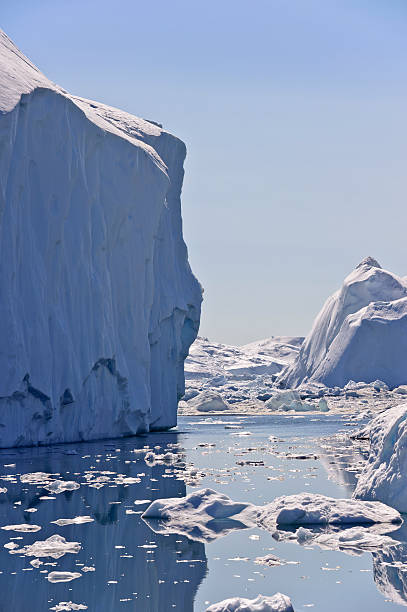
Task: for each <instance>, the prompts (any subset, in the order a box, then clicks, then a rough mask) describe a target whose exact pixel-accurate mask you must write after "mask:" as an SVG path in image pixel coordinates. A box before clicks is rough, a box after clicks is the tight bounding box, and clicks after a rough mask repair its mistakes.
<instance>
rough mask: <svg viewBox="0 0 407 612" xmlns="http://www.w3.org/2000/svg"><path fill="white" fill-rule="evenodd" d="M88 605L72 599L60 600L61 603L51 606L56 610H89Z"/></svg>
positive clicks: (57, 611)
mask: <svg viewBox="0 0 407 612" xmlns="http://www.w3.org/2000/svg"><path fill="white" fill-rule="evenodd" d="M87 609H88V606H85V605H84V604H76V603H72V601H60V602H59V604H57V605H56V606H53V607H52V608H50V610H54V611H55V612H71V610H87Z"/></svg>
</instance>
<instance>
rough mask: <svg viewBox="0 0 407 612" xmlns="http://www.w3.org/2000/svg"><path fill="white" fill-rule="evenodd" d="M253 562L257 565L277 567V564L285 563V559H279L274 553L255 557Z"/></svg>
mask: <svg viewBox="0 0 407 612" xmlns="http://www.w3.org/2000/svg"><path fill="white" fill-rule="evenodd" d="M254 563H257V565H266V566H267V567H278V566H279V565H285V564H286V563H287V561H284V560H283V559H279V557H276V556H275V555H271V554H268V555H265V556H264V557H256V559H255V560H254Z"/></svg>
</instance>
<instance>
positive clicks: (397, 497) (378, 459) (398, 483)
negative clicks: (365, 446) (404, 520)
mask: <svg viewBox="0 0 407 612" xmlns="http://www.w3.org/2000/svg"><path fill="white" fill-rule="evenodd" d="M365 433H366V434H367V435H369V439H370V454H369V459H368V462H367V464H366V465H365V467H364V469H363V471H362V472H361V474H360V476H359V479H358V482H357V485H356V489H355V491H354V497H355V498H356V499H370V500H375V501H376V500H379V501H382V502H384V503H386V504H388V505H389V506H392V507H393V508H396V509H397V510H399V511H400V512H407V403H404V404H401V405H400V406H396V407H394V408H391V409H389V410H386V411H385V412H383V413H382V414H380V415H379V416H377V417H376V418H375V419H373V421H371V423H369V425H368V426H367V427H366V428H365Z"/></svg>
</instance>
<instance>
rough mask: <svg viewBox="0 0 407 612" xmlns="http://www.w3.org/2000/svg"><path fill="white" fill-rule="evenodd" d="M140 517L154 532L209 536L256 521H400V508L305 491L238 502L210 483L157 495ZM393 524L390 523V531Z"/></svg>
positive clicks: (269, 525)
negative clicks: (171, 495)
mask: <svg viewBox="0 0 407 612" xmlns="http://www.w3.org/2000/svg"><path fill="white" fill-rule="evenodd" d="M142 518H143V519H144V520H145V521H146V522H147V523H148V525H149V526H150V527H151V528H152V529H153V530H154V531H156V532H161V533H178V534H184V535H186V536H187V537H189V538H191V539H193V540H199V541H204V542H210V541H211V540H214V539H215V538H219V537H221V536H224V535H226V534H227V533H229V532H230V531H231V530H233V529H242V528H246V527H254V526H258V527H261V528H263V529H266V530H268V531H272V532H273V531H275V529H276V528H277V527H278V526H282V525H329V524H330V525H352V524H353V525H364V524H367V525H371V524H374V523H386V524H399V523H401V522H402V519H401V517H400V514H399V513H398V512H397V511H396V510H394V509H393V508H389V507H388V506H385V505H384V504H382V503H380V502H361V501H356V500H353V499H333V498H331V497H325V496H324V495H317V494H313V495H310V494H306V493H301V494H299V495H289V496H284V497H278V498H276V499H275V500H274V501H272V502H270V503H269V504H267V505H265V506H255V505H253V504H250V503H237V502H234V501H233V500H231V499H230V498H229V497H227V496H226V495H223V494H221V493H217V492H216V491H213V490H212V489H201V490H200V491H195V492H194V493H191V494H190V495H187V496H186V497H183V498H178V497H177V498H167V499H158V500H155V501H154V502H153V503H152V504H150V506H149V507H148V508H147V510H146V511H145V512H144V514H143V515H142ZM390 530H391V529H388V531H390Z"/></svg>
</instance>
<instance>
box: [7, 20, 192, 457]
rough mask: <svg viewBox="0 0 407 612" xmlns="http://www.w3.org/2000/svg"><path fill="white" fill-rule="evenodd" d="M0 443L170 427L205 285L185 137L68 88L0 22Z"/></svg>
mask: <svg viewBox="0 0 407 612" xmlns="http://www.w3.org/2000/svg"><path fill="white" fill-rule="evenodd" d="M0 148H1V153H2V154H1V158H0V213H1V224H0V254H1V257H0V278H1V286H2V292H1V297H0V335H1V338H2V342H1V346H0V371H1V373H2V375H1V379H0V407H1V416H0V447H10V446H22V445H33V444H34V445H35V444H39V443H41V444H44V443H53V442H66V441H76V440H78V441H80V440H90V439H97V438H105V437H119V436H123V435H129V434H135V433H138V432H145V431H148V430H154V429H165V428H168V427H172V426H174V425H175V424H176V413H177V401H178V398H179V397H181V396H182V395H183V394H184V370H183V364H184V359H185V357H186V355H187V353H188V349H189V346H190V344H191V343H192V342H193V341H194V339H195V337H196V334H197V331H198V326H199V318H200V304H201V287H200V285H199V284H198V282H197V281H196V279H195V278H194V276H193V275H192V272H191V269H190V266H189V264H188V259H187V250H186V246H185V243H184V241H183V238H182V220H181V206H180V194H181V188H182V180H183V174H184V170H183V162H184V158H185V145H184V143H183V142H182V141H180V140H179V139H178V138H176V137H174V136H172V135H171V134H169V133H168V132H166V131H165V130H163V129H162V128H161V127H160V126H159V125H158V124H156V123H153V122H149V121H145V120H143V119H138V118H137V117H134V116H132V115H130V114H128V113H125V112H123V111H120V110H118V109H114V108H111V107H108V106H106V105H104V104H100V103H97V102H93V101H90V100H85V99H83V98H79V97H76V96H72V95H70V94H68V93H67V92H66V91H65V90H63V89H62V88H61V87H59V86H57V85H55V84H53V83H52V82H51V81H49V80H48V79H47V78H46V77H45V76H44V75H42V74H41V72H40V71H39V70H38V69H37V68H36V67H35V66H34V65H33V64H32V63H31V62H30V61H29V60H28V59H27V58H26V57H24V55H23V54H22V53H21V52H20V51H19V50H18V49H17V48H16V47H15V45H14V44H13V43H12V42H11V41H10V39H9V38H8V37H7V36H6V35H5V34H4V33H3V32H1V31H0Z"/></svg>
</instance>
